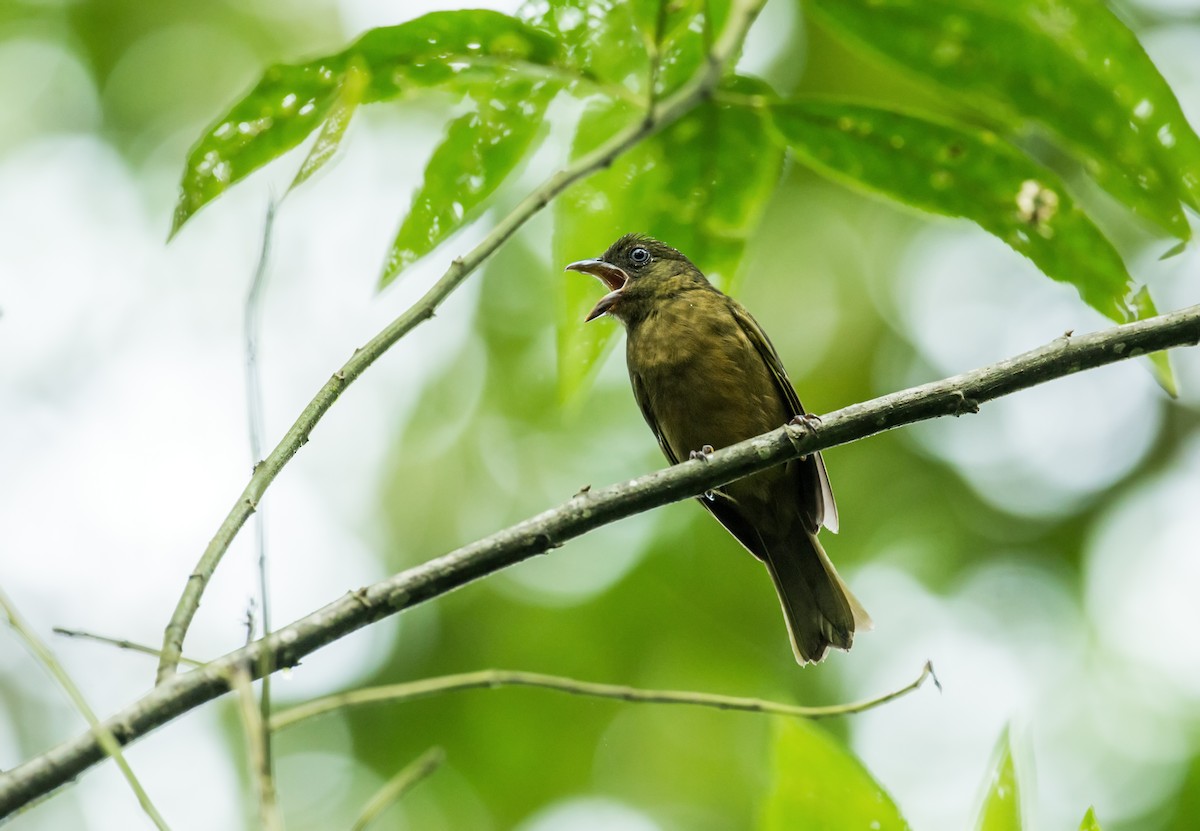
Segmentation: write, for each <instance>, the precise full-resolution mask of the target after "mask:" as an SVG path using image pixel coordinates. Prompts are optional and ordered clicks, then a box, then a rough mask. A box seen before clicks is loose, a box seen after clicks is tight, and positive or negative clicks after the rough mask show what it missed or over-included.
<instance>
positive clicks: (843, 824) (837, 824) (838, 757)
mask: <svg viewBox="0 0 1200 831" xmlns="http://www.w3.org/2000/svg"><path fill="white" fill-rule="evenodd" d="M775 727H776V730H775V741H774V743H775V752H774V765H773V771H774V775H775V778H774V782H773V783H772V785H771V791H770V793H769V794H768V795H767V804H766V809H765V810H764V812H763V818H762V822H761V824H760V826H759V828H760V829H761V831H832V830H833V829H842V828H863V829H866V828H870V829H875V831H906V829H908V823H906V822H905V821H904V818H903V817H902V816H901V815H900V810H899V809H898V808H897V807H896V805H895V803H893V802H892V799H891V797H889V796H888V794H887V793H886V792H885V791H884V790H883V788H882V787H881V786H880V785H879V783H878V782H876V781H875V780H874V779H873V778H872V777H871V774H870V773H868V772H867V770H866V768H864V767H863V765H862V763H861V762H859V761H858V759H856V758H855V757H854V756H853V755H851V754H850V753H849V752H848V751H847V750H845V749H844V748H843V747H841V746H840V745H838V744H837V743H836V742H834V741H833V739H831V738H830V737H829V736H828V735H826V734H825V733H824V732H823V731H821V730H819V729H818V728H816V727H814V726H813V725H812V724H810V723H809V722H806V721H798V720H784V719H776V720H775Z"/></svg>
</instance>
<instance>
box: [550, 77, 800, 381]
mask: <svg viewBox="0 0 1200 831" xmlns="http://www.w3.org/2000/svg"><path fill="white" fill-rule="evenodd" d="M735 86H736V88H737V89H738V90H740V91H745V92H747V93H750V92H753V93H754V94H766V93H767V92H769V90H767V88H766V87H765V86H764V85H762V84H761V83H759V82H755V81H751V80H749V79H740V80H738V81H736V82H735ZM637 117H638V112H637V111H636V110H635V109H634V108H632V107H629V106H628V105H626V104H623V103H613V102H604V103H599V104H595V105H593V106H592V107H591V108H589V109H588V111H587V112H586V113H585V115H584V117H583V119H582V120H581V121H580V125H579V128H578V131H577V134H576V146H575V148H574V149H573V153H574V154H575V155H579V154H582V153H585V152H587V151H588V150H590V149H592V148H593V147H594V146H595V145H596V144H598V143H599V140H600V139H602V138H606V137H607V136H609V135H611V133H612V132H613V128H614V126H625V125H627V124H629V123H630V122H631V121H632V120H634V119H636V118H637ZM782 165H783V151H782V148H780V147H778V146H777V145H776V144H775V143H774V142H772V141H771V140H770V133H769V122H768V119H767V117H766V114H765V113H764V112H763V111H760V110H756V109H753V108H746V107H740V106H732V105H728V104H717V103H710V104H705V105H703V106H701V107H699V108H697V109H696V111H695V112H693V113H691V114H689V115H688V116H686V117H684V118H682V119H681V120H679V121H678V122H676V123H675V124H673V125H672V126H670V127H668V128H667V129H666V130H664V131H663V132H662V133H660V134H658V135H656V136H654V137H653V138H651V139H648V140H646V141H644V142H642V143H641V144H639V145H638V146H637V147H635V148H633V149H632V150H630V151H629V152H628V153H625V154H624V155H622V156H621V157H620V158H618V159H617V160H616V161H615V162H614V163H613V165H612V166H611V167H609V168H608V169H607V170H604V171H601V172H599V173H597V174H595V175H593V176H592V177H590V178H589V179H587V180H586V181H584V182H581V183H580V184H578V185H576V186H575V187H573V188H571V189H570V190H568V191H567V192H566V193H565V194H563V195H562V196H561V197H560V198H559V200H558V202H557V203H556V205H555V232H554V246H553V248H554V259H555V262H556V263H562V264H563V265H565V264H566V263H568V262H571V261H573V260H579V259H584V258H586V257H596V256H599V255H600V254H602V253H603V252H604V250H605V249H606V248H607V247H608V246H609V245H610V244H611V243H612V242H613V241H614V240H616V238H617V237H619V236H620V235H621V234H624V233H628V232H631V231H637V232H642V233H647V234H650V235H651V236H653V237H656V238H658V239H661V240H662V241H664V242H666V243H668V244H669V245H672V246H674V247H676V248H678V249H679V250H680V251H683V252H684V253H685V254H687V255H688V257H689V258H691V259H692V261H693V262H695V263H696V264H697V266H699V267H700V268H701V269H702V270H703V271H704V272H705V274H706V275H707V276H708V277H709V278H710V279H712V280H713V282H714V283H716V284H718V285H721V286H724V287H726V288H728V287H729V286H730V285H731V284H732V282H733V279H734V277H735V275H736V273H737V270H738V266H739V264H740V262H741V259H742V254H743V252H744V250H745V246H746V240H747V238H748V237H749V235H750V234H751V233H752V232H753V230H754V229H755V228H756V227H757V225H758V222H759V220H760V219H761V217H762V213H763V210H764V208H765V207H766V204H767V201H768V200H769V199H770V197H771V194H772V193H773V192H774V190H775V186H776V185H777V184H778V181H779V176H780V170H781V168H782ZM600 296H601V291H600V285H599V284H598V283H597V282H596V281H594V280H590V279H586V278H584V277H583V276H582V275H579V274H574V273H572V274H570V275H566V277H565V281H564V284H563V293H562V303H561V314H560V317H559V331H558V359H559V392H560V394H561V395H562V397H563V399H564V400H569V399H571V398H572V397H574V396H575V395H576V394H577V393H578V392H579V391H580V390H581V389H583V388H584V387H585V386H586V382H587V381H588V379H589V378H590V377H591V373H592V371H593V370H594V368H595V367H596V365H597V364H598V362H599V360H600V358H601V357H602V356H603V355H604V354H605V352H606V350H607V348H608V347H609V346H610V345H611V343H612V341H613V338H614V337H615V336H616V334H617V332H618V331H619V327H618V326H617V325H615V324H614V323H613V322H612V321H608V320H599V321H593V322H592V323H589V324H587V325H584V324H583V319H584V317H586V315H587V313H588V311H589V310H590V309H591V308H592V306H594V305H595V303H596V301H597V300H598V299H599V298H600Z"/></svg>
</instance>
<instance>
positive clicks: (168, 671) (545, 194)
mask: <svg viewBox="0 0 1200 831" xmlns="http://www.w3.org/2000/svg"><path fill="white" fill-rule="evenodd" d="M765 2H766V0H742V2H740V3H736V4H735V5H734V8H733V9H732V10H731V12H730V18H729V23H728V24H727V25H726V27H725V30H724V32H723V33H722V36H721V39H720V40H719V41H718V42H717V43H716V44H715V45H714V47H713V51H712V53H711V55H710V60H709V61H707V62H705V64H704V67H703V68H702V69H701V70H700V71H699V72H698V73H697V75H696V77H694V78H692V80H691V81H689V82H688V83H687V84H685V85H684V86H682V87H680V89H679V90H678V91H676V92H675V93H673V94H672V95H670V96H669V97H667V98H664V99H663V100H662V101H660V102H658V103H656V104H654V105H653V106H652V107H651V108H650V110H649V112H648V113H647V114H646V117H645V118H644V119H642V120H640V121H639V122H637V123H636V124H634V125H633V126H632V127H629V128H628V129H626V130H623V131H622V132H620V133H617V135H615V136H613V137H612V138H611V139H609V140H608V141H606V142H605V143H604V144H602V145H600V147H598V148H596V149H595V150H594V151H592V152H591V153H588V154H587V155H585V156H581V157H580V158H579V159H577V160H575V161H574V162H572V163H571V164H570V165H569V166H567V167H565V168H563V169H562V170H560V171H558V172H557V173H555V174H554V175H553V176H551V177H550V178H549V179H547V180H546V181H545V182H544V183H542V185H541V186H540V187H538V188H537V189H536V190H534V191H533V192H532V193H530V194H529V195H528V196H527V197H525V198H524V199H523V200H521V202H520V203H519V204H518V205H517V206H516V207H515V208H513V210H512V212H511V213H510V214H509V215H508V216H506V217H505V218H504V219H503V220H501V221H500V223H499V224H497V225H496V227H495V228H494V229H492V231H491V233H489V234H488V235H487V237H485V238H484V240H483V241H482V242H480V243H479V244H478V245H477V246H475V248H473V249H472V250H471V252H470V253H469V254H467V255H466V256H464V257H459V258H458V259H456V260H454V262H453V263H451V265H450V268H449V269H447V271H446V273H445V274H443V275H442V277H441V278H440V279H439V280H438V281H437V282H436V283H434V284H433V286H432V287H431V288H430V289H429V291H427V292H426V293H425V294H424V296H422V297H421V299H420V300H418V301H417V302H416V303H414V304H413V305H412V307H410V308H409V309H408V310H407V311H405V312H404V313H403V314H401V315H400V316H399V317H398V318H396V319H395V320H394V321H392V322H391V323H389V324H388V325H387V327H386V328H384V329H383V331H381V332H380V333H379V334H377V335H376V336H375V337H373V338H371V340H369V341H368V342H367V343H366V345H365V346H362V347H361V348H359V349H357V350H355V352H354V355H352V356H351V358H350V360H348V361H346V363H345V364H343V365H342V368H341V369H339V370H338V371H337V372H335V373H333V376H332V377H331V378H330V379H329V380H328V381H327V382H326V383H325V385H324V386H323V387H321V389H320V390H319V391H318V392H317V394H316V396H314V397H313V400H312V401H310V402H309V404H308V406H307V407H305V408H304V410H303V411H301V413H300V415H299V416H298V417H297V418H296V421H295V422H294V423H293V424H292V426H291V427H290V428H289V429H288V431H287V433H286V434H285V435H284V437H283V439H282V440H281V441H280V442H279V444H278V445H276V446H275V449H274V450H272V451H271V452H270V454H269V455H268V456H267V457H266V458H265V459H263V460H262V461H261V462H259V463H258V464H257V465H255V467H254V473H253V474H252V475H251V477H250V482H249V483H248V484H247V485H246V487H245V489H244V490H243V491H242V494H241V496H239V497H238V499H237V502H235V503H234V505H233V507H232V508H231V509H230V510H229V513H228V514H227V515H226V517H225V520H224V521H223V522H222V523H221V526H220V527H219V528H218V529H217V533H216V535H215V536H213V538H212V540H211V541H210V542H209V544H208V547H207V548H205V549H204V553H203V554H202V555H201V556H200V561H199V562H198V563H197V564H196V568H195V569H194V570H193V571H192V573H191V575H190V576H189V577H188V581H187V585H186V586H185V587H184V590H183V594H182V595H181V596H180V598H179V602H178V604H177V605H176V607H175V611H174V612H173V613H172V615H171V620H170V622H169V623H168V624H167V628H166V631H165V632H164V633H163V648H162V658H161V659H160V660H159V664H158V675H157V682H158V683H162V682H163V681H165V680H167V679H168V678H170V677H171V676H172V675H173V674H174V673H175V670H176V668H177V667H178V665H179V658H180V656H181V655H182V654H183V639H184V636H185V635H186V634H187V630H188V627H189V626H190V625H191V623H192V618H193V617H195V615H196V610H197V609H198V608H199V607H200V596H201V595H202V594H203V593H204V589H205V588H206V587H207V585H208V581H209V580H210V579H211V578H212V575H213V572H214V571H216V568H217V564H218V563H220V562H221V558H222V557H223V556H224V555H225V552H226V551H227V550H228V549H229V546H230V544H231V543H232V542H233V538H234V537H235V536H237V534H238V531H240V530H241V528H242V525H244V524H245V522H246V520H247V519H248V518H249V517H250V515H251V514H252V513H254V511H255V509H256V508H257V507H258V503H259V501H260V500H261V499H262V497H263V494H264V493H265V492H266V490H267V488H268V487H270V485H271V483H272V482H273V481H274V480H275V477H276V476H277V475H279V471H281V470H282V469H283V467H284V465H286V464H287V463H288V462H289V461H291V459H292V457H293V456H295V455H296V452H297V451H298V450H299V449H300V448H301V447H303V446H304V445H305V444H306V443H307V442H308V437H309V434H310V433H311V432H312V430H313V428H314V427H316V425H317V422H319V421H320V420H321V418H322V417H323V416H324V415H325V413H326V412H327V411H328V410H329V408H330V407H331V406H333V402H335V401H336V400H337V399H338V397H339V396H340V395H341V394H342V392H343V391H344V390H345V389H346V387H348V386H350V384H352V383H353V382H354V381H355V380H356V379H357V378H358V377H359V376H360V375H362V374H363V372H365V371H366V370H367V367H369V366H370V365H371V364H373V363H375V361H376V359H378V358H379V357H380V356H382V355H383V353H385V352H387V350H388V349H390V348H391V347H392V346H393V345H395V343H396V342H397V341H398V340H400V338H402V337H404V336H405V335H406V334H408V333H409V332H410V331H411V330H412V329H414V328H416V327H417V326H418V325H420V324H421V323H424V322H425V321H426V320H429V319H430V318H431V317H433V313H434V310H435V309H437V307H438V306H440V305H441V304H442V302H443V301H444V300H445V299H446V298H447V297H449V296H450V294H451V293H452V292H453V291H454V290H455V289H456V288H458V286H459V284H461V283H462V282H463V280H465V279H466V278H467V276H468V275H470V274H471V272H472V271H474V270H475V269H476V268H478V267H479V266H480V265H481V264H482V263H483V261H484V260H486V259H487V258H488V257H489V256H491V255H492V253H493V252H495V250H496V249H497V248H499V247H500V246H501V245H502V244H504V242H505V241H507V240H508V238H509V237H511V236H512V235H513V234H515V233H516V232H517V230H518V229H520V228H521V226H522V225H524V224H525V223H526V222H527V221H528V220H529V219H530V218H531V217H533V216H534V215H535V214H537V213H538V212H539V211H540V210H541V209H542V208H544V207H546V205H547V204H549V202H550V201H551V200H552V199H554V197H556V196H558V194H560V193H562V192H563V191H564V190H566V189H567V188H568V187H570V186H571V185H573V184H574V183H575V182H578V181H579V180H580V179H583V178H585V177H586V176H589V175H591V174H592V173H595V172H596V171H597V170H600V169H602V168H604V167H607V166H608V165H610V164H612V162H613V160H614V159H616V158H617V157H618V156H620V155H621V154H622V153H624V152H625V151H626V150H629V149H630V148H631V147H633V146H634V145H636V144H637V143H638V142H640V141H642V140H643V139H645V138H647V137H649V136H651V135H654V134H655V133H657V132H659V131H660V130H662V129H663V128H664V127H666V126H668V125H670V124H672V123H673V122H675V121H677V120H678V119H679V118H681V117H682V116H684V115H686V114H687V113H688V112H689V111H690V110H691V109H692V108H693V107H695V106H696V105H697V104H699V103H700V102H701V101H702V100H704V99H705V98H706V97H707V96H709V95H711V94H712V92H713V91H714V90H715V89H716V87H717V84H718V83H719V82H720V80H721V74H722V73H723V71H724V67H725V65H726V64H727V63H728V62H729V61H730V60H731V59H732V57H733V56H734V55H736V54H737V51H738V49H739V48H740V46H741V42H742V39H743V38H744V37H745V34H746V32H747V30H749V28H750V24H751V23H753V22H754V19H755V17H757V16H758V12H759V10H760V9H761V8H762V6H763V4H764V3H765Z"/></svg>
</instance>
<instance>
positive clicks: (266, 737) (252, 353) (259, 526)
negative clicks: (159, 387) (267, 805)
mask: <svg viewBox="0 0 1200 831" xmlns="http://www.w3.org/2000/svg"><path fill="white" fill-rule="evenodd" d="M278 206H279V203H278V202H276V201H275V200H274V199H273V198H272V199H271V200H270V201H269V202H268V203H267V217H266V219H265V220H264V221H263V233H262V247H261V248H260V249H259V252H258V262H257V263H256V264H255V266H254V276H253V278H251V280H250V289H249V290H248V291H247V292H246V308H245V314H244V315H243V318H242V332H243V337H244V338H245V344H246V429H247V432H248V434H249V437H250V464H251V466H252V467H253V466H254V465H257V464H258V461H259V459H261V458H262V445H263V433H264V432H265V431H266V426H265V425H264V423H263V396H262V383H261V380H260V377H259V372H258V337H259V333H260V332H261V331H262V294H263V291H264V290H265V289H266V285H267V275H268V273H269V269H268V268H267V265H268V263H269V262H270V258H271V236H272V232H273V231H274V229H275V211H276V209H277V208H278ZM266 524H267V520H266V515H265V513H264V512H263V510H261V509H260V510H258V511H256V512H255V514H254V548H255V551H257V552H258V602H259V607H260V608H261V610H262V611H261V614H260V620H261V622H262V629H261V632H262V634H263V635H264V636H265V635H269V634H270V633H271V591H270V581H269V580H268V579H267V527H266ZM270 659H271V656H270V654H269V653H263V660H264V661H269V660H270ZM258 672H259V677H260V678H262V688H261V690H260V695H261V698H260V700H259V709H261V710H262V713H261V716H260V718H259V719H258V724H259V725H260V726H262V725H265V724H266V723H267V721H269V720H270V718H271V665H270V664H269V663H268V664H263V665H262V666H261V667H259V670H258ZM263 730H264V732H263V735H262V737H261V743H262V749H263V756H264V759H265V761H264V764H265V765H266V768H267V771H268V772H269V771H271V769H272V762H271V734H270V732H268V731H266V728H265V727H263Z"/></svg>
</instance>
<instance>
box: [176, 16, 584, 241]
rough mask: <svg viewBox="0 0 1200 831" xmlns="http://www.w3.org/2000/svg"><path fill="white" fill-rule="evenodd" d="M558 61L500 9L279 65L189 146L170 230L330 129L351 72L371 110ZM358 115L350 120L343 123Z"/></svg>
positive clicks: (547, 45)
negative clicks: (360, 80)
mask: <svg viewBox="0 0 1200 831" xmlns="http://www.w3.org/2000/svg"><path fill="white" fill-rule="evenodd" d="M561 58H562V55H561V53H560V50H559V48H558V44H557V43H556V42H555V41H554V39H553V38H552V37H550V36H549V35H547V34H545V33H544V32H539V31H537V30H536V29H534V28H532V27H530V26H528V25H527V24H525V23H522V22H521V21H519V20H516V19H514V18H511V17H508V16H506V15H503V14H500V13H498V12H492V11H479V10H476V11H455V12H434V13H432V14H427V15H425V16H424V17H419V18H417V19H416V20H412V21H409V22H408V23H402V24H400V25H398V26H389V27H386V28H381V29H372V30H371V31H369V32H367V33H366V34H364V35H363V36H362V37H360V38H359V39H358V40H357V41H355V42H354V43H353V44H351V45H350V46H349V47H348V48H346V49H345V50H343V51H341V52H338V53H336V54H333V55H327V56H325V57H321V58H316V59H314V60H311V61H305V62H302V63H294V64H279V65H276V66H273V67H271V68H270V69H268V70H267V71H266V72H265V73H263V76H262V78H261V79H260V80H259V82H258V83H257V84H256V85H255V87H254V89H252V90H251V91H250V92H249V93H248V94H247V95H246V96H244V97H243V98H242V99H241V100H240V101H238V102H237V103H235V104H234V105H233V107H232V108H231V109H230V110H229V112H227V113H226V114H225V115H223V116H222V117H221V118H219V119H217V121H216V122H215V123H214V124H213V125H212V126H211V127H210V128H209V129H208V130H207V131H205V133H204V135H202V136H201V137H200V140H199V141H198V142H197V143H196V144H195V145H194V146H193V147H192V149H191V151H190V153H189V154H188V160H187V166H186V168H185V169H184V173H183V181H182V184H181V192H180V196H179V202H178V204H177V206H176V209H175V219H174V224H173V226H172V230H171V233H172V234H174V233H175V232H176V231H178V230H179V228H180V227H182V225H183V223H184V222H186V221H187V220H188V218H190V217H191V216H192V215H193V214H194V213H195V212H196V211H197V210H199V209H200V208H201V207H203V206H204V205H206V204H207V203H208V202H210V201H212V200H213V199H215V198H216V197H217V196H219V195H220V194H221V193H223V192H224V191H225V190H226V189H227V188H229V187H230V185H232V184H234V183H235V182H238V181H239V180H241V179H243V178H245V177H246V176H248V175H249V174H250V173H252V172H254V171H255V170H257V169H258V168H260V167H262V166H263V165H265V164H266V163H267V162H270V161H271V160H273V159H275V158H277V157H279V156H281V155H282V154H283V153H285V152H287V151H288V150H290V149H292V148H293V147H295V146H296V145H298V144H299V143H300V142H302V141H303V140H304V139H305V138H306V137H307V136H308V135H309V134H310V133H311V132H312V131H313V130H315V129H316V128H317V127H318V126H319V125H320V124H322V123H323V122H325V121H326V118H327V116H328V115H329V113H330V111H331V110H332V109H333V108H334V107H335V106H336V105H337V102H338V100H339V97H340V96H341V95H342V93H343V91H344V90H346V89H347V88H348V87H347V85H346V78H347V73H352V72H357V71H362V72H365V73H366V76H367V78H366V84H365V88H364V89H363V90H362V94H361V100H362V101H363V102H367V103H369V102H373V101H385V100H390V99H394V98H397V97H400V96H402V95H407V94H409V93H412V92H414V91H417V90H420V89H426V88H430V87H441V88H449V89H451V90H453V91H464V90H465V89H466V87H467V85H469V84H470V83H472V82H476V83H477V82H479V81H481V80H490V79H494V78H496V77H497V75H498V74H502V75H505V76H507V75H509V74H512V73H519V74H526V75H528V76H530V77H538V78H540V77H545V76H546V74H547V72H549V71H551V70H554V69H556V68H557V67H559V66H561V63H560V61H561ZM354 83H356V82H351V84H352V85H353V84H354ZM352 111H353V108H350V111H349V113H346V114H345V115H346V120H347V121H348V120H349V115H350V114H351V113H352ZM339 129H340V130H341V131H344V130H345V125H344V124H342V125H340V127H339Z"/></svg>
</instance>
